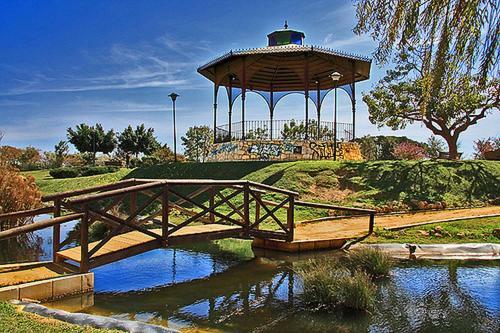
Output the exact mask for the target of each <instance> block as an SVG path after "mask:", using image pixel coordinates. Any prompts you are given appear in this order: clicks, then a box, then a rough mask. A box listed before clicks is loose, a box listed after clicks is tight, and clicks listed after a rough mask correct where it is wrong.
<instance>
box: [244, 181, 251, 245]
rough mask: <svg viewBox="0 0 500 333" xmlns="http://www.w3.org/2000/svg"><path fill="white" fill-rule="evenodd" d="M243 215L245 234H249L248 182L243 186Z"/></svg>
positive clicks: (247, 235)
mask: <svg viewBox="0 0 500 333" xmlns="http://www.w3.org/2000/svg"><path fill="white" fill-rule="evenodd" d="M243 217H244V221H243V222H244V224H245V236H246V237H249V236H250V233H249V231H250V185H249V184H248V182H247V183H246V184H245V186H244V191H243Z"/></svg>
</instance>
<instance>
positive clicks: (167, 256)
mask: <svg viewBox="0 0 500 333" xmlns="http://www.w3.org/2000/svg"><path fill="white" fill-rule="evenodd" d="M141 256H142V257H141ZM141 256H137V257H134V258H135V259H134V258H130V259H127V260H124V261H122V262H120V263H114V264H111V265H108V266H105V267H103V268H99V269H98V270H96V289H97V293H96V294H95V297H94V301H95V305H94V306H93V307H91V308H89V309H87V310H86V312H91V313H96V314H102V315H107V316H113V317H118V318H126V319H136V320H144V321H148V322H151V323H157V324H161V325H165V326H170V327H175V328H187V327H200V328H203V329H213V330H217V331H222V332H301V333H303V332H368V331H372V332H380V331H382V332H393V331H397V332H414V331H429V332H430V331H442V332H457V331H458V332H485V331H487V332H492V331H493V332H494V331H498V329H500V324H499V322H500V305H499V300H498V296H497V293H498V290H499V289H498V287H499V283H500V282H499V281H500V265H499V264H498V263H493V264H489V265H484V264H463V263H462V264H460V263H456V262H446V263H438V264H436V263H431V264H427V263H423V264H419V265H418V266H417V265H415V264H401V265H400V266H398V267H397V268H395V269H394V271H393V276H392V278H391V279H389V280H387V281H384V282H380V283H379V288H378V295H377V302H376V304H377V306H376V308H375V309H373V310H372V311H371V313H370V314H362V315H359V314H357V315H348V314H341V313H332V314H313V313H310V312H308V311H305V310H304V309H303V308H302V307H301V304H300V302H299V299H298V295H299V293H300V281H299V280H298V278H297V277H296V276H295V275H294V272H293V266H294V265H295V264H296V263H297V262H298V261H300V260H303V258H298V257H296V256H294V257H286V256H285V257H280V258H274V259H270V258H262V257H259V258H253V259H248V260H245V261H241V260H230V259H227V258H226V257H224V256H222V258H223V259H221V256H219V255H217V254H214V253H212V254H207V253H204V252H193V251H185V250H176V251H175V258H174V250H172V249H166V250H158V251H157V252H156V253H155V252H154V251H153V252H150V254H144V255H141ZM174 259H175V262H174ZM110 281H111V282H110Z"/></svg>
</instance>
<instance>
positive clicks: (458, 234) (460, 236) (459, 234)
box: [457, 232, 465, 238]
mask: <svg viewBox="0 0 500 333" xmlns="http://www.w3.org/2000/svg"><path fill="white" fill-rule="evenodd" d="M457 237H458V238H464V237H465V233H464V232H459V233H457Z"/></svg>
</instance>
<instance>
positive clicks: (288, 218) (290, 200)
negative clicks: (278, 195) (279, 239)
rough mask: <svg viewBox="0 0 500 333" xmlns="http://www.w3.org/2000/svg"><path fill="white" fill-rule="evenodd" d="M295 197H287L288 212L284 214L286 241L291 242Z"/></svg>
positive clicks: (293, 226)
mask: <svg viewBox="0 0 500 333" xmlns="http://www.w3.org/2000/svg"><path fill="white" fill-rule="evenodd" d="M294 205H295V197H294V196H293V195H290V196H288V210H287V214H286V225H287V228H288V235H287V236H288V239H287V240H288V241H289V242H291V241H293V234H294V228H295V222H294V215H293V213H294V210H295V207H294Z"/></svg>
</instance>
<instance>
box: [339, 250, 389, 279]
mask: <svg viewBox="0 0 500 333" xmlns="http://www.w3.org/2000/svg"><path fill="white" fill-rule="evenodd" d="M343 260H344V265H345V266H346V267H347V268H348V269H350V270H353V271H354V270H362V271H364V272H366V274H368V275H369V276H371V277H372V278H374V279H375V278H380V277H384V276H388V275H389V272H390V270H391V268H392V266H393V265H394V261H393V259H392V258H391V257H390V256H389V255H387V254H386V253H384V252H382V251H380V250H379V249H374V248H370V247H366V248H360V249H356V250H352V251H350V252H348V253H347V255H346V256H345V257H344V259H343Z"/></svg>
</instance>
